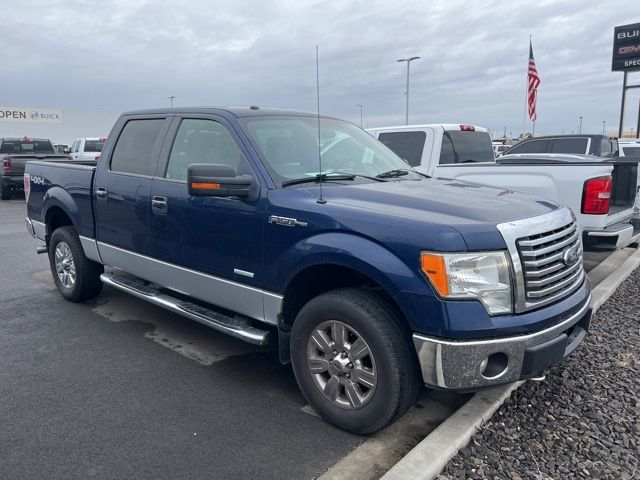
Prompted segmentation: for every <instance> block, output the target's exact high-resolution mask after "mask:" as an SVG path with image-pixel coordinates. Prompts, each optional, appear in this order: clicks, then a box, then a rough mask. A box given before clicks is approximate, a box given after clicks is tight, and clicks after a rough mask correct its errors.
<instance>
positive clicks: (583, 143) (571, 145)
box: [551, 138, 588, 153]
mask: <svg viewBox="0 0 640 480" xmlns="http://www.w3.org/2000/svg"><path fill="white" fill-rule="evenodd" d="M587 142H588V139H586V138H556V139H554V140H553V145H552V146H551V152H552V153H587Z"/></svg>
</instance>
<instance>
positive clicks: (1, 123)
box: [0, 107, 120, 145]
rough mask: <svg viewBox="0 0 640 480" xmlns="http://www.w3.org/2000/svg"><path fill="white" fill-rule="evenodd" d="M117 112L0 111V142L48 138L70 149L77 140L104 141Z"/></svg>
mask: <svg viewBox="0 0 640 480" xmlns="http://www.w3.org/2000/svg"><path fill="white" fill-rule="evenodd" d="M119 116H120V113H118V112H108V111H102V110H73V109H53V108H49V107H46V108H39V107H0V138H2V137H24V136H27V137H34V138H48V139H50V140H51V141H52V142H53V143H65V144H67V145H71V142H73V141H74V140H75V139H76V138H78V137H106V136H107V135H108V134H109V132H110V131H111V128H112V127H113V124H114V123H115V121H116V120H117V118H118V117H119Z"/></svg>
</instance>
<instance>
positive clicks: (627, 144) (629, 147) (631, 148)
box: [618, 138, 640, 157]
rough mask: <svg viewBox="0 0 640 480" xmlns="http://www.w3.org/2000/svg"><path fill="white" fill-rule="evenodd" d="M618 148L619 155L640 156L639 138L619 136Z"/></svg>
mask: <svg viewBox="0 0 640 480" xmlns="http://www.w3.org/2000/svg"><path fill="white" fill-rule="evenodd" d="M618 148H619V149H620V150H619V151H620V156H621V157H640V140H638V139H629V138H619V139H618Z"/></svg>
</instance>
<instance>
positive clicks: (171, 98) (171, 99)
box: [167, 95, 176, 108]
mask: <svg viewBox="0 0 640 480" xmlns="http://www.w3.org/2000/svg"><path fill="white" fill-rule="evenodd" d="M167 98H168V99H169V101H170V102H171V108H173V99H174V98H176V96H175V95H172V96H170V97H167Z"/></svg>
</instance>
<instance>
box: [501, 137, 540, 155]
mask: <svg viewBox="0 0 640 480" xmlns="http://www.w3.org/2000/svg"><path fill="white" fill-rule="evenodd" d="M548 143H549V141H548V140H525V141H524V142H522V143H519V144H517V145H516V146H515V147H513V148H512V149H511V150H509V152H508V154H512V153H545V152H546V151H547V145H548Z"/></svg>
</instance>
